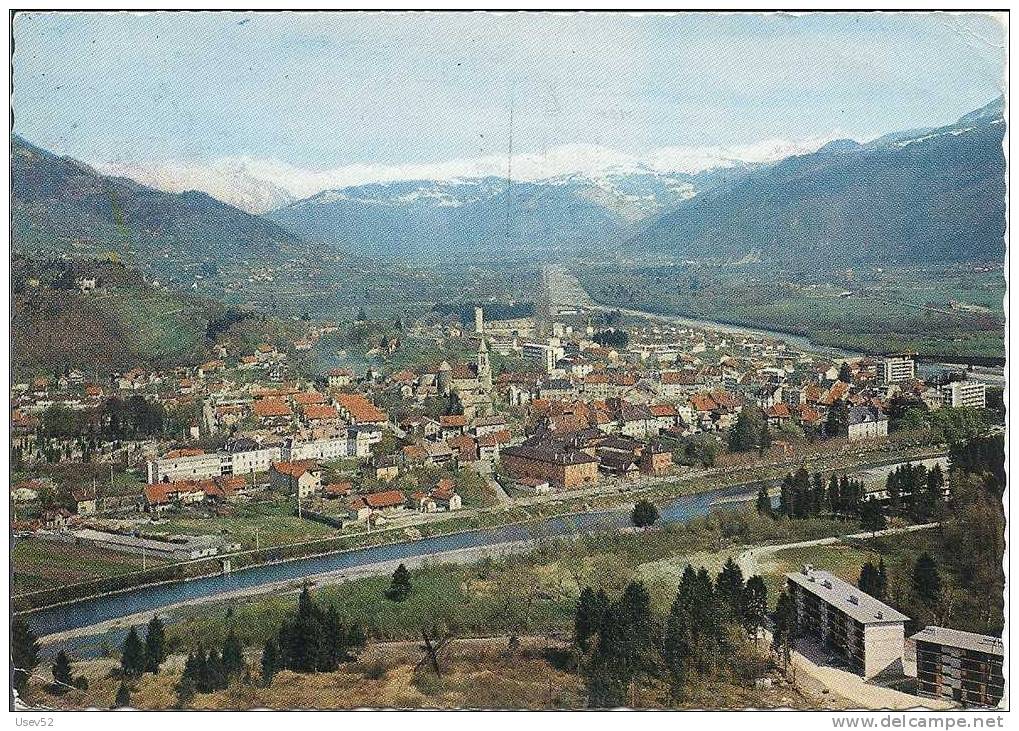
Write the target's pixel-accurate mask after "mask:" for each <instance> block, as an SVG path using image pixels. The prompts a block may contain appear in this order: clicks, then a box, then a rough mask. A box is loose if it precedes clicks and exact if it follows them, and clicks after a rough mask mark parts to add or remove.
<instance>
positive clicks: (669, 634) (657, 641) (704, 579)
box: [574, 558, 768, 708]
mask: <svg viewBox="0 0 1019 731" xmlns="http://www.w3.org/2000/svg"><path fill="white" fill-rule="evenodd" d="M767 605H768V601H767V588H766V587H765V584H764V581H763V580H762V579H761V577H760V576H753V577H751V578H750V579H749V580H746V581H744V577H743V573H742V571H741V570H740V568H739V566H738V565H737V564H736V562H735V561H733V560H732V559H731V558H730V559H729V560H728V561H727V562H726V564H725V566H724V567H723V568H722V570H721V572H720V573H719V574H718V576H717V577H716V578H715V579H712V577H711V576H710V575H709V573H708V571H707V569H705V568H703V567H702V568H701V569H699V570H695V569H694V568H693V567H692V566H691V565H689V564H688V565H687V566H686V568H685V569H684V571H683V576H682V578H681V580H680V583H679V587H678V589H677V593H676V597H675V600H674V601H673V604H672V607H671V609H670V611H669V614H668V616H666V617H659V616H656V614H655V613H654V612H653V611H652V608H651V597H650V594H649V593H648V590H647V588H646V587H645V585H644V584H643V583H642V582H639V581H635V582H631V583H630V584H628V585H627V586H626V588H625V589H624V590H623V593H622V595H621V596H620V597H619V598H617V599H616V600H615V601H612V600H611V599H610V598H609V597H608V595H607V594H606V593H605V591H604V590H599V591H595V590H594V589H592V588H591V587H586V588H584V590H583V591H581V593H580V597H579V599H578V601H577V606H576V611H575V615H574V644H575V648H576V651H577V653H578V657H579V662H580V669H581V674H582V676H583V678H584V683H585V687H586V689H587V695H588V705H589V706H590V707H592V708H614V707H619V706H638V705H640V701H639V698H640V697H647V695H648V694H652V695H654V696H655V700H656V702H671V701H676V700H681V699H682V698H683V696H684V694H685V692H686V690H687V689H688V687H689V686H690V685H691V684H692V683H693V682H695V679H696V678H697V677H698V676H704V677H722V676H725V675H729V676H730V677H731V676H732V675H733V674H735V675H737V676H739V677H738V679H740V680H744V681H748V682H749V681H752V679H753V678H754V677H756V676H757V674H759V672H760V671H762V670H763V667H764V664H765V660H764V658H762V657H761V656H759V655H758V654H757V653H756V642H757V638H758V637H759V632H760V628H761V627H762V626H763V624H764V622H765V615H766V612H767Z"/></svg>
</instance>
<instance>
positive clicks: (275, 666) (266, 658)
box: [262, 637, 280, 687]
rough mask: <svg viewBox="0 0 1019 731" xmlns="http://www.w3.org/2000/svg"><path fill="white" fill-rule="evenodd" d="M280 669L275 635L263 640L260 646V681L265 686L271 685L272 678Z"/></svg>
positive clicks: (278, 650)
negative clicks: (262, 645)
mask: <svg viewBox="0 0 1019 731" xmlns="http://www.w3.org/2000/svg"><path fill="white" fill-rule="evenodd" d="M279 669H280V647H279V643H278V642H276V638H275V637H270V638H269V639H267V640H266V641H265V647H264V648H262V682H263V683H264V684H265V685H266V687H268V686H270V685H272V678H273V676H274V675H276V671H277V670H279Z"/></svg>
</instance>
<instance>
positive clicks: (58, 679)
mask: <svg viewBox="0 0 1019 731" xmlns="http://www.w3.org/2000/svg"><path fill="white" fill-rule="evenodd" d="M72 683H73V679H72V678H71V661H70V660H69V659H68V657H67V653H66V652H64V651H63V650H61V651H60V652H58V653H57V656H56V658H55V659H54V660H53V691H54V692H55V693H57V694H63V693H66V692H67V691H69V690H70V689H71V685H72Z"/></svg>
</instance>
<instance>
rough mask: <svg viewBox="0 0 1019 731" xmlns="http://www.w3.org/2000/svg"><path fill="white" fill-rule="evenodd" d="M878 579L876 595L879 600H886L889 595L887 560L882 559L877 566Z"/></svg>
mask: <svg viewBox="0 0 1019 731" xmlns="http://www.w3.org/2000/svg"><path fill="white" fill-rule="evenodd" d="M877 579H878V584H877V587H878V593H877V594H876V595H875V596H877V598H878V599H884V598H885V597H886V596H887V595H888V571H887V570H886V569H885V559H884V557H882V558H881V560H880V562H879V563H878V566H877Z"/></svg>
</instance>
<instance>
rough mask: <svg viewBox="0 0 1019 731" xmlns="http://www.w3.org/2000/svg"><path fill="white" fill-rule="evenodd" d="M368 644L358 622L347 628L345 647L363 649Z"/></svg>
mask: <svg viewBox="0 0 1019 731" xmlns="http://www.w3.org/2000/svg"><path fill="white" fill-rule="evenodd" d="M367 644H368V636H367V635H366V634H365V633H364V629H362V628H361V625H359V624H356V623H355V624H352V625H350V628H349V629H348V630H347V647H348V648H349V649H351V650H363V649H364V648H365V646H366V645H367Z"/></svg>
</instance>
